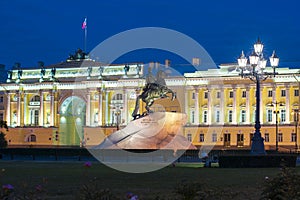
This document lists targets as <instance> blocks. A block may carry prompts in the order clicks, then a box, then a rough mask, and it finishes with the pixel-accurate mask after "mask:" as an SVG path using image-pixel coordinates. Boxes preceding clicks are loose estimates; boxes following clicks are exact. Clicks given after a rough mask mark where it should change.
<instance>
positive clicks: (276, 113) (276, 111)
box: [272, 101, 282, 151]
mask: <svg viewBox="0 0 300 200" xmlns="http://www.w3.org/2000/svg"><path fill="white" fill-rule="evenodd" d="M278 104H279V105H280V106H282V104H281V103H279V102H277V101H275V102H272V105H273V106H274V105H275V110H274V114H275V115H276V131H275V134H276V151H278V114H279V110H278V109H277V106H278Z"/></svg>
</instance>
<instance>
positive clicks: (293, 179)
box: [261, 167, 300, 200]
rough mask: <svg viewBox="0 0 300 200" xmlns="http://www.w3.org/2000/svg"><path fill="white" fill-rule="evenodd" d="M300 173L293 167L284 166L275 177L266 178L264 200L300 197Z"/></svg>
mask: <svg viewBox="0 0 300 200" xmlns="http://www.w3.org/2000/svg"><path fill="white" fill-rule="evenodd" d="M299 183H300V175H299V174H297V173H296V172H295V170H294V169H292V168H287V167H283V168H281V171H280V173H279V174H278V175H277V176H276V177H274V178H273V179H268V178H266V185H265V187H264V190H263V192H262V198H261V199H263V200H267V199H272V200H297V199H300V184H299Z"/></svg>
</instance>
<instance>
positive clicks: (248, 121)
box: [246, 86, 251, 124]
mask: <svg viewBox="0 0 300 200" xmlns="http://www.w3.org/2000/svg"><path fill="white" fill-rule="evenodd" d="M250 108H251V106H250V87H249V86H247V87H246V124H250V122H251V115H250V113H251V112H250Z"/></svg>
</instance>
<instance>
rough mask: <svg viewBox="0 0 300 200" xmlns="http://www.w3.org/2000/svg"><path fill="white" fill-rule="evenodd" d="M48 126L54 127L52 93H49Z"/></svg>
mask: <svg viewBox="0 0 300 200" xmlns="http://www.w3.org/2000/svg"><path fill="white" fill-rule="evenodd" d="M50 126H54V91H51V92H50Z"/></svg>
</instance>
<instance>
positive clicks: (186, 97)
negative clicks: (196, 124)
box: [184, 88, 189, 115]
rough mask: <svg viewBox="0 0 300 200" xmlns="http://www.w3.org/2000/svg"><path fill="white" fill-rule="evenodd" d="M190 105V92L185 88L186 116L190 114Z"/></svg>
mask: <svg viewBox="0 0 300 200" xmlns="http://www.w3.org/2000/svg"><path fill="white" fill-rule="evenodd" d="M188 105H189V100H188V90H187V88H185V90H184V112H185V114H187V115H188V113H189V110H188V109H189V107H188Z"/></svg>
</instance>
